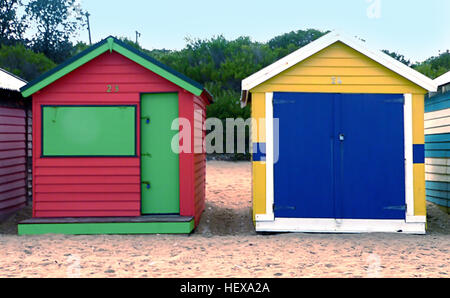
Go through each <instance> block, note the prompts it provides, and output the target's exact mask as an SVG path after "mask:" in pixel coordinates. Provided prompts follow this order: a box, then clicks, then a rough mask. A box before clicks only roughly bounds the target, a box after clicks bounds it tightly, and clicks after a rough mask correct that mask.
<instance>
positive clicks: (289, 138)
mask: <svg viewBox="0 0 450 298" xmlns="http://www.w3.org/2000/svg"><path fill="white" fill-rule="evenodd" d="M273 105H274V118H278V119H279V147H278V148H279V150H278V152H279V154H278V155H279V158H278V162H276V163H275V165H274V187H275V189H274V190H275V206H274V212H275V216H276V217H300V218H301V217H308V218H334V216H335V215H334V203H333V202H334V199H333V193H334V190H333V179H334V178H333V173H334V171H333V154H334V153H333V147H334V145H333V133H334V127H333V125H334V124H333V114H332V113H333V107H334V96H333V95H332V96H330V95H325V94H317V93H312V94H304V93H302V94H300V93H274V97H273Z"/></svg>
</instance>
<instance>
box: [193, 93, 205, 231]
mask: <svg viewBox="0 0 450 298" xmlns="http://www.w3.org/2000/svg"><path fill="white" fill-rule="evenodd" d="M205 121H206V102H205V101H204V100H203V99H201V98H200V97H194V201H195V203H194V204H195V221H196V222H195V224H196V225H197V224H198V221H199V220H200V216H201V214H202V213H203V211H204V209H205V196H206V148H205V143H204V142H205V137H206V130H205Z"/></svg>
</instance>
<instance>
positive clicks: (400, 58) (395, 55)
mask: <svg viewBox="0 0 450 298" xmlns="http://www.w3.org/2000/svg"><path fill="white" fill-rule="evenodd" d="M382 52H383V53H385V54H388V55H389V56H391V57H392V58H394V59H396V60H398V61H400V62H401V63H403V64H405V65H406V66H411V60H408V59H406V58H405V56H404V55H401V54H398V53H396V52H391V51H389V50H383V51H382Z"/></svg>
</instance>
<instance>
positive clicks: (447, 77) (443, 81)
mask: <svg viewBox="0 0 450 298" xmlns="http://www.w3.org/2000/svg"><path fill="white" fill-rule="evenodd" d="M434 83H435V84H436V86H443V85H447V84H449V83H450V71H449V72H447V73H444V74H443V75H442V76H440V77H438V78H436V79H435V80H434Z"/></svg>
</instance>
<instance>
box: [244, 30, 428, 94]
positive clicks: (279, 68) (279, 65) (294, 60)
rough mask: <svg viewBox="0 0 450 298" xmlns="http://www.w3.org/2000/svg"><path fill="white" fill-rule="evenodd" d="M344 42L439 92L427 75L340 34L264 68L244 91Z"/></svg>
mask: <svg viewBox="0 0 450 298" xmlns="http://www.w3.org/2000/svg"><path fill="white" fill-rule="evenodd" d="M338 41H340V42H342V43H344V44H346V45H347V46H349V47H351V48H353V49H354V50H356V51H358V52H360V53H361V54H363V55H365V56H367V57H369V58H370V59H372V60H374V61H376V62H378V63H380V64H381V65H383V66H385V67H387V68H388V69H390V70H392V71H394V72H395V73H397V74H399V75H401V76H402V77H404V78H406V79H408V80H410V81H411V82H413V83H415V84H417V85H418V86H420V87H422V88H424V89H426V90H428V91H432V92H434V91H437V86H436V82H434V81H433V80H431V79H430V78H428V77H426V76H425V75H423V74H421V73H419V72H417V71H415V70H414V69H412V68H410V67H408V66H406V65H404V64H403V63H401V62H399V61H397V60H396V59H394V58H392V57H390V56H389V55H387V54H385V53H383V52H381V51H372V50H370V49H368V48H367V46H366V44H364V43H363V42H361V41H360V40H358V39H356V38H349V37H346V36H344V35H343V34H341V33H338V32H335V31H334V32H330V33H328V34H326V35H324V36H322V37H321V38H319V39H317V40H315V41H313V42H311V43H310V44H308V45H306V46H304V47H303V48H300V49H299V50H297V51H295V52H293V53H292V54H289V55H288V56H286V57H284V58H282V59H280V60H278V61H277V62H275V63H273V64H271V65H269V66H267V67H265V68H263V69H262V70H260V71H258V72H256V73H254V74H253V75H251V76H249V77H247V78H246V79H244V80H243V81H242V90H247V91H248V90H250V89H252V88H254V87H256V86H258V85H260V84H261V83H263V82H265V81H267V80H269V79H270V78H273V77H274V76H276V75H278V74H279V73H281V72H283V71H285V70H286V69H288V68H290V67H292V66H294V65H296V64H298V63H299V62H301V61H303V60H305V59H306V58H308V57H310V56H312V55H314V54H315V53H317V52H319V51H321V50H323V49H324V48H326V47H328V46H330V45H332V44H333V43H335V42H338Z"/></svg>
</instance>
